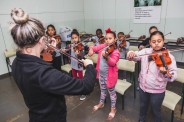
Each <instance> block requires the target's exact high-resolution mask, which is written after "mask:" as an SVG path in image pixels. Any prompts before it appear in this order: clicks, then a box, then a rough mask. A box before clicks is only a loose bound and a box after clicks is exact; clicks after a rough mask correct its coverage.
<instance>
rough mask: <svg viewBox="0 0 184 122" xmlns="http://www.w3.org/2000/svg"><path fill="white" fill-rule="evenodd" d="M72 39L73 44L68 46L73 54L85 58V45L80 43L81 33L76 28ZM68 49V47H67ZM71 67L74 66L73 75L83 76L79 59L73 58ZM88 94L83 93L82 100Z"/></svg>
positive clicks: (76, 76)
mask: <svg viewBox="0 0 184 122" xmlns="http://www.w3.org/2000/svg"><path fill="white" fill-rule="evenodd" d="M71 41H72V44H71V45H69V47H68V48H70V51H71V56H72V57H75V58H78V59H83V58H84V55H85V53H84V50H83V45H82V43H80V35H79V32H78V31H77V30H76V29H74V30H73V31H72V33H71ZM66 50H67V49H66ZM71 67H72V76H73V77H74V78H80V79H82V78H83V66H82V65H81V64H79V62H78V61H76V60H74V59H73V58H71ZM85 99H86V96H85V95H82V96H81V97H80V100H85Z"/></svg>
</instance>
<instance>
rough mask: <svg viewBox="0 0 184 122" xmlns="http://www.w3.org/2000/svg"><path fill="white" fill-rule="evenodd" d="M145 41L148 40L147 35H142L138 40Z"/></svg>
mask: <svg viewBox="0 0 184 122" xmlns="http://www.w3.org/2000/svg"><path fill="white" fill-rule="evenodd" d="M144 39H146V36H145V35H141V36H140V37H139V38H138V40H144Z"/></svg>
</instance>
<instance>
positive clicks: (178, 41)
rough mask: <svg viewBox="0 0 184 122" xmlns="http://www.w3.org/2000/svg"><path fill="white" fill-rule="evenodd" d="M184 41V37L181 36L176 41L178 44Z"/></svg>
mask: <svg viewBox="0 0 184 122" xmlns="http://www.w3.org/2000/svg"><path fill="white" fill-rule="evenodd" d="M183 42H184V37H180V38H178V39H177V41H176V43H177V44H181V43H183Z"/></svg>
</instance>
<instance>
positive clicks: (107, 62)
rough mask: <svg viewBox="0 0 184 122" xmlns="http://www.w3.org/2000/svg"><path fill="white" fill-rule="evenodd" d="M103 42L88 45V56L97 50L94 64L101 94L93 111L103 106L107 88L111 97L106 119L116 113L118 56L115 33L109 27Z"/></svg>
mask: <svg viewBox="0 0 184 122" xmlns="http://www.w3.org/2000/svg"><path fill="white" fill-rule="evenodd" d="M105 42H106V43H105V44H99V45H97V46H92V47H90V50H89V53H88V55H89V56H92V55H93V54H94V52H98V61H97V65H96V69H97V78H99V83H100V89H101V96H100V101H99V103H98V104H97V105H95V106H94V107H93V111H94V112H95V111H97V110H98V109H101V108H103V107H104V101H105V99H106V96H107V93H106V92H107V90H108V92H109V94H110V99H111V110H110V113H109V115H108V118H107V119H108V120H111V119H113V118H114V116H115V114H116V99H117V96H116V91H115V85H116V83H117V78H118V68H117V65H116V64H117V62H118V60H119V57H120V53H119V50H118V49H117V45H116V34H115V32H112V31H111V30H110V29H109V30H106V36H105Z"/></svg>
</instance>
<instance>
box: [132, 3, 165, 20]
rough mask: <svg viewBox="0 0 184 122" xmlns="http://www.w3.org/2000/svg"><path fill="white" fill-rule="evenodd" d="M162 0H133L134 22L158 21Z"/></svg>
mask: <svg viewBox="0 0 184 122" xmlns="http://www.w3.org/2000/svg"><path fill="white" fill-rule="evenodd" d="M161 3H162V0H134V23H160V16H161Z"/></svg>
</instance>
